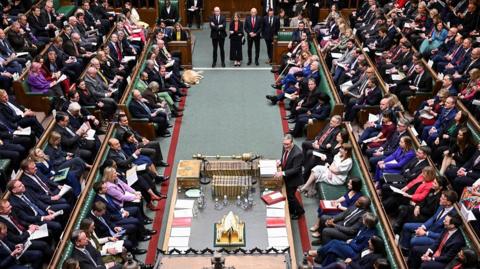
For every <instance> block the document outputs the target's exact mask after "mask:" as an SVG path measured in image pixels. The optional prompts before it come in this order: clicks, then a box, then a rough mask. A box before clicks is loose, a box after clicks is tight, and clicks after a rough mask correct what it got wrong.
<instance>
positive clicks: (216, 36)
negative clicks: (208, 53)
mask: <svg viewBox="0 0 480 269" xmlns="http://www.w3.org/2000/svg"><path fill="white" fill-rule="evenodd" d="M226 27H227V20H226V19H225V16H223V15H221V14H220V8H219V7H215V8H214V9H213V16H211V17H210V38H211V39H212V45H213V61H212V67H215V66H216V65H217V50H218V47H220V57H221V60H222V67H225V49H224V45H225V37H227V32H226V30H225V28H226Z"/></svg>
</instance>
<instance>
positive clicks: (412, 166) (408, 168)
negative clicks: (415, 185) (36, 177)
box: [401, 157, 428, 181]
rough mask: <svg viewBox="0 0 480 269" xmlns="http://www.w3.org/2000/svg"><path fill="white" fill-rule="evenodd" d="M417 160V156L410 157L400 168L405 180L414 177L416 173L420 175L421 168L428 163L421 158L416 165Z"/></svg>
mask: <svg viewBox="0 0 480 269" xmlns="http://www.w3.org/2000/svg"><path fill="white" fill-rule="evenodd" d="M417 162H418V159H417V157H415V158H413V159H411V160H410V161H409V162H408V163H407V165H405V166H404V167H403V168H402V172H401V174H402V176H403V177H404V178H405V179H406V180H407V181H410V180H413V179H414V178H416V177H418V175H420V173H421V172H422V170H423V168H424V167H426V166H427V165H428V161H427V160H423V161H422V162H420V163H419V164H418V165H417Z"/></svg>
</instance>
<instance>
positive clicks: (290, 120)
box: [288, 119, 297, 123]
mask: <svg viewBox="0 0 480 269" xmlns="http://www.w3.org/2000/svg"><path fill="white" fill-rule="evenodd" d="M295 122H297V120H295V119H289V120H288V123H295Z"/></svg>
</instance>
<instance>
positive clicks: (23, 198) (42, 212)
mask: <svg viewBox="0 0 480 269" xmlns="http://www.w3.org/2000/svg"><path fill="white" fill-rule="evenodd" d="M21 199H22V200H23V201H24V202H25V203H27V205H28V206H30V208H32V209H33V211H35V213H37V214H38V215H41V216H46V215H47V212H45V211H43V210H42V209H40V208H39V207H38V206H37V205H36V204H34V203H32V202H31V201H30V200H29V199H28V198H27V196H25V195H22V196H21Z"/></svg>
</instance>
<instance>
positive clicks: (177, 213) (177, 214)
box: [173, 209, 193, 218]
mask: <svg viewBox="0 0 480 269" xmlns="http://www.w3.org/2000/svg"><path fill="white" fill-rule="evenodd" d="M173 217H174V218H191V217H193V214H192V209H178V210H177V209H175V210H174V211H173Z"/></svg>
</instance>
